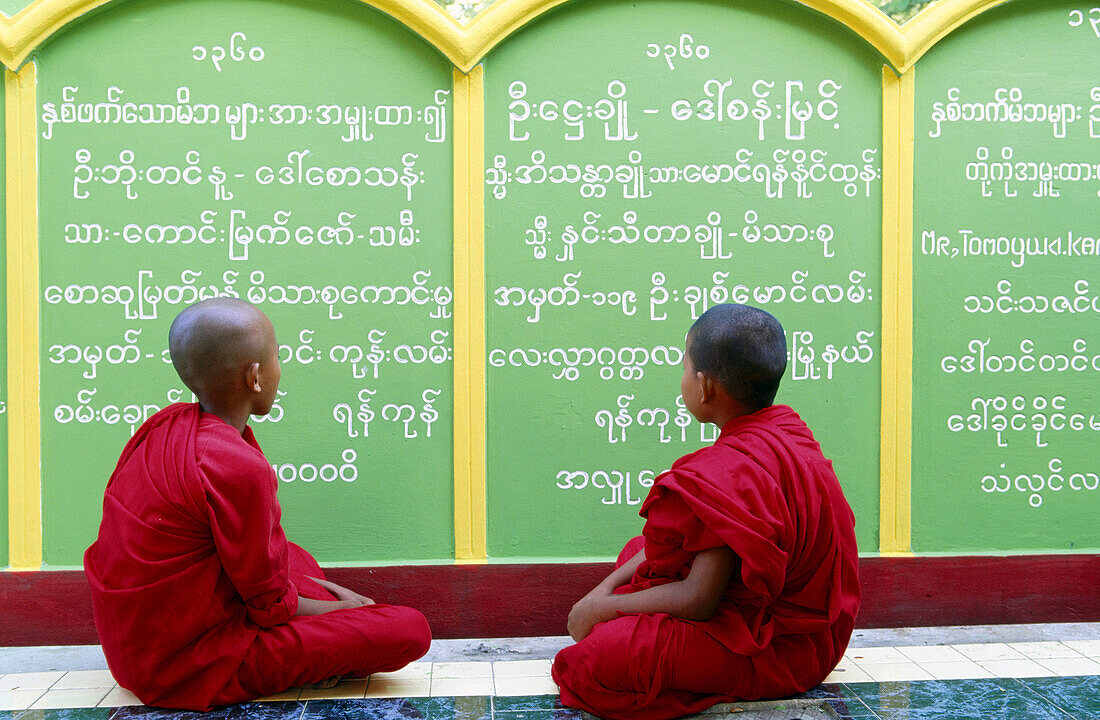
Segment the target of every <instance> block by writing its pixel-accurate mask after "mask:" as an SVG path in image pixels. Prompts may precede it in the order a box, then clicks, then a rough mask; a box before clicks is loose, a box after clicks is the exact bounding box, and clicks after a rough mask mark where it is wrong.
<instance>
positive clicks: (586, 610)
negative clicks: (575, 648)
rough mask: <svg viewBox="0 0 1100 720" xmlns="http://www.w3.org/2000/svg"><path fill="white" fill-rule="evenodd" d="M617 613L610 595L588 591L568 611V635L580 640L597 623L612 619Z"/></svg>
mask: <svg viewBox="0 0 1100 720" xmlns="http://www.w3.org/2000/svg"><path fill="white" fill-rule="evenodd" d="M617 615H618V613H617V612H616V611H615V606H614V600H613V597H612V596H611V595H604V594H599V595H596V594H593V593H589V594H588V595H585V596H584V597H583V598H581V599H580V600H578V601H577V604H576V605H574V606H573V609H572V610H570V611H569V621H568V623H567V624H566V628H567V629H568V630H569V635H570V636H571V637H572V638H573V639H574V640H576V641H577V642H580V641H581V640H583V639H584V638H586V637H588V634H589V633H590V632H592V628H594V627H595V626H596V625H597V623H602V622H604V621H606V620H614V619H615V617H616V616H617Z"/></svg>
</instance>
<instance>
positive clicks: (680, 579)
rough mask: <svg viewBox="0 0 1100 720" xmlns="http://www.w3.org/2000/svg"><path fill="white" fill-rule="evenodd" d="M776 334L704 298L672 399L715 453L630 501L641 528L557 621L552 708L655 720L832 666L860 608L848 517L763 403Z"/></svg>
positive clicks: (693, 457) (796, 435)
mask: <svg viewBox="0 0 1100 720" xmlns="http://www.w3.org/2000/svg"><path fill="white" fill-rule="evenodd" d="M786 365H787V347H786V340H785V338H784V334H783V328H782V327H781V326H780V324H779V322H778V321H777V320H776V319H775V318H774V317H772V316H771V315H770V314H768V313H766V312H764V311H763V310H759V309H757V308H753V307H749V306H746V305H718V306H716V307H713V308H711V309H710V310H708V311H707V312H705V313H704V314H703V315H702V316H701V317H700V318H699V319H698V320H697V321H696V322H695V324H694V325H692V327H691V330H690V331H689V332H688V336H687V343H686V348H685V353H684V373H683V377H682V378H681V381H680V392H681V394H682V395H683V398H684V404H685V405H686V407H687V409H688V410H689V411H690V412H691V414H692V415H694V416H695V418H696V419H697V420H699V421H700V422H703V423H714V424H715V425H717V426H718V427H719V428H721V434H720V435H719V437H718V440H717V441H715V443H714V445H712V446H710V447H706V448H703V449H701V450H698V451H696V452H694V453H691V454H689V455H686V456H684V457H682V458H680V459H679V460H677V461H676V462H675V463H674V464H673V465H672V469H671V470H669V471H668V472H666V473H664V474H662V475H661V476H659V477H658V478H657V479H656V480H655V481H654V483H653V487H652V488H651V489H650V492H649V495H648V496H647V498H646V500H645V502H644V503H643V505H642V509H641V515H642V517H644V518H645V519H646V522H645V526H644V527H643V529H642V535H641V536H640V537H637V538H634V539H633V540H631V541H630V542H629V543H627V545H626V547H625V548H623V551H622V553H621V554H620V555H619V559H618V561H617V562H616V566H615V569H614V571H612V573H611V574H610V575H608V577H607V578H606V579H605V580H604V581H603V582H601V583H600V584H599V585H597V586H596V588H595V589H593V590H592V591H591V592H590V593H588V594H587V595H586V596H585V597H583V598H581V600H580V601H578V602H577V603H576V605H574V606H573V609H572V611H571V612H570V613H569V622H568V629H569V634H570V635H572V636H573V639H574V640H576V641H577V643H576V644H575V645H572V646H569V647H567V648H565V649H564V650H562V651H561V652H559V653H558V655H557V657H556V658H555V660H554V665H553V669H552V673H553V677H554V680H555V682H557V683H558V686H559V687H560V689H561V700H562V703H563V704H565V705H569V706H572V707H577V708H581V709H583V710H587V711H588V712H591V713H593V714H595V715H597V716H599V717H603V718H610V719H612V720H666V719H667V718H673V717H678V716H681V715H688V714H692V713H698V712H700V711H702V710H704V709H706V708H707V707H710V706H711V705H713V704H715V703H717V702H721V701H734V700H757V699H761V698H777V697H785V696H788V695H792V694H795V693H799V692H803V691H805V690H808V689H809V688H811V687H813V686H815V685H817V684H818V683H820V682H821V681H822V680H824V679H825V677H826V676H827V675H828V674H829V672H831V671H832V669H833V668H834V667H835V666H836V664H837V662H839V660H840V658H841V656H842V654H843V653H844V650H845V648H846V647H847V644H848V640H849V638H850V637H851V634H852V628H853V624H854V621H855V616H856V612H857V610H858V608H859V580H858V568H857V562H858V557H857V551H856V542H855V532H854V524H855V519H854V517H853V515H852V511H851V508H849V506H848V503H847V501H846V500H845V499H844V493H843V492H842V491H841V488H840V483H839V482H838V481H837V478H836V475H835V474H834V472H833V468H832V463H831V462H830V461H829V460H826V459H825V457H824V456H823V455H822V453H821V449H820V447H819V446H818V444H817V442H816V441H815V440H814V437H813V434H812V433H811V432H810V429H809V428H808V427H807V426H806V424H805V423H804V422H803V421H802V419H801V418H800V417H799V416H798V414H797V413H796V412H795V411H794V410H792V409H791V408H789V407H787V406H785V405H773V404H772V403H773V401H774V398H775V394H776V391H777V390H778V388H779V382H780V379H781V378H782V376H783V373H784V371H785V370H786Z"/></svg>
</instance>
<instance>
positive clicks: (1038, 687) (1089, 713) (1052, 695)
mask: <svg viewBox="0 0 1100 720" xmlns="http://www.w3.org/2000/svg"><path fill="white" fill-rule="evenodd" d="M1017 682H1019V683H1020V684H1021V685H1023V686H1024V687H1026V688H1028V689H1029V690H1031V691H1032V692H1034V693H1036V694H1038V695H1040V696H1042V697H1044V698H1046V699H1047V700H1049V701H1050V702H1051V703H1053V704H1054V705H1057V706H1058V707H1059V708H1061V709H1062V710H1064V711H1066V712H1068V713H1069V714H1070V715H1072V716H1073V717H1075V718H1078V720H1085V718H1088V719H1089V720H1100V675H1085V676H1081V677H1058V678H1021V679H1019V680H1017Z"/></svg>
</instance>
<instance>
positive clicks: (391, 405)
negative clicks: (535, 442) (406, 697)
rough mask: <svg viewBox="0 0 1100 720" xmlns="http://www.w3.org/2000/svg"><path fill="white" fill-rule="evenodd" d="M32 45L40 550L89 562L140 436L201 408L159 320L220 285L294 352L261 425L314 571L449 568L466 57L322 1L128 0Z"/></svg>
mask: <svg viewBox="0 0 1100 720" xmlns="http://www.w3.org/2000/svg"><path fill="white" fill-rule="evenodd" d="M219 57H220V58H221V59H220V60H219V59H218V58H219ZM34 59H35V61H36V62H37V64H38V102H39V107H40V112H39V130H40V133H41V139H40V150H39V153H40V154H39V172H40V185H39V200H40V208H41V214H40V255H41V264H42V292H43V302H42V306H41V316H42V337H41V353H42V443H43V447H45V448H49V451H48V452H47V453H46V454H45V456H44V457H43V462H42V477H43V482H42V486H43V488H42V498H43V499H42V505H43V518H44V520H43V525H44V527H43V537H44V558H45V562H46V563H47V564H48V565H74V564H78V563H79V562H80V556H81V553H82V552H83V549H84V548H85V547H86V546H87V545H88V544H89V543H90V542H91V540H92V539H93V538H94V536H95V531H96V528H97V527H98V519H99V517H98V512H92V511H90V508H95V507H98V506H99V504H100V502H101V498H102V491H103V487H104V484H105V483H106V480H107V478H108V476H109V475H110V472H111V469H112V468H113V466H114V463H115V461H116V460H117V457H118V453H119V451H120V449H121V448H122V445H123V444H124V443H125V442H126V440H127V438H128V437H129V436H130V434H131V433H132V431H133V429H134V428H135V427H136V426H137V425H138V424H140V422H141V419H142V418H144V417H147V416H148V415H149V414H151V413H152V412H154V411H155V410H156V409H157V408H159V407H164V406H165V405H167V404H168V403H169V402H170V401H173V400H176V399H183V400H190V394H189V393H186V394H185V393H183V392H182V390H183V388H182V385H181V383H180V382H179V380H178V379H177V378H176V376H175V373H174V372H173V370H172V368H171V365H170V364H169V363H168V362H167V357H166V354H165V352H164V348H165V346H166V337H167V330H168V326H169V324H170V322H171V320H172V318H173V317H174V316H175V314H176V313H177V312H179V311H180V310H181V309H183V307H185V306H186V305H187V304H189V303H191V302H193V301H195V300H196V299H197V298H198V297H205V296H208V295H211V294H215V293H216V294H228V295H233V296H240V297H242V298H247V299H249V300H252V301H254V302H257V303H258V304H259V306H260V307H261V308H263V309H264V310H265V311H266V312H267V313H268V314H269V316H270V317H271V319H272V321H273V322H274V324H275V327H276V332H277V334H278V338H279V341H280V343H281V353H280V359H281V361H282V363H283V381H282V385H281V389H280V393H281V394H280V396H279V398H278V399H277V409H276V410H275V411H274V412H273V414H272V416H270V418H268V419H264V420H261V421H259V422H258V423H257V424H256V433H257V437H258V438H259V441H260V443H261V445H262V446H264V447H265V448H266V451H267V455H268V458H269V460H271V462H272V463H273V464H275V465H276V466H277V475H278V477H279V478H280V481H281V482H280V498H281V503H282V506H283V511H284V525H285V527H286V530H287V533H288V535H290V536H291V537H292V538H299V539H301V540H302V541H303V542H305V543H307V544H308V545H309V547H310V549H311V550H312V551H313V552H314V553H315V554H316V555H317V557H318V559H320V560H321V561H340V562H348V563H360V562H372V561H380V560H402V561H410V560H427V559H436V560H439V559H446V558H448V557H451V556H453V542H454V541H453V532H452V527H451V519H450V512H449V507H450V504H451V497H452V490H451V484H452V479H451V478H452V470H451V446H452V440H451V427H452V419H451V406H452V369H451V357H450V355H451V333H452V321H451V299H452V290H451V285H452V277H451V276H452V272H453V271H452V255H451V230H452V225H453V218H452V212H451V202H450V198H451V196H452V170H451V167H452V149H451V132H450V128H451V104H452V100H451V98H450V92H451V85H452V79H451V74H452V70H451V66H450V64H449V63H447V62H446V61H445V60H444V59H443V58H442V57H441V56H439V55H438V54H437V53H436V52H435V51H434V50H432V49H431V48H430V47H429V46H427V45H426V44H425V43H423V42H422V41H420V40H419V39H417V38H416V37H415V36H414V35H412V34H411V33H410V32H409V31H408V30H406V29H404V28H403V27H401V26H399V25H398V24H397V23H396V22H394V21H392V20H391V19H389V18H387V17H385V16H383V15H381V14H380V13H378V12H376V11H374V10H371V9H369V8H366V7H363V6H356V5H352V4H350V3H326V4H324V5H323V6H320V5H318V4H317V3H313V2H309V1H308V0H288V1H286V2H282V1H273V0H240V1H238V2H232V3H225V2H216V1H214V0H197V1H195V2H168V1H165V0H134V1H133V2H128V3H125V4H119V5H117V6H110V7H109V8H108V9H107V10H105V11H103V12H101V13H99V14H97V15H96V16H95V17H94V18H93V19H91V20H88V21H86V22H83V23H80V24H79V25H77V26H74V27H71V28H70V29H69V30H68V31H67V32H66V33H64V34H63V35H62V36H61V37H59V38H58V39H56V40H55V41H53V42H51V43H50V44H49V45H47V46H45V47H44V48H43V49H42V50H41V51H40V52H39V53H38V54H37V55H36V56H35V58H34ZM93 59H94V61H92V60H93ZM397 78H400V81H399V82H397V81H396V79H397ZM127 103H134V104H135V105H134V106H130V105H127ZM74 104H75V105H74ZM162 114H163V118H162ZM148 118H156V119H166V120H167V121H166V122H162V123H149V122H146V121H145V120H146V119H148ZM49 119H52V120H54V121H53V122H49V121H48V120H49ZM66 120H69V121H66ZM441 199H443V200H442V201H441ZM93 299H94V302H90V301H91V300H93ZM101 355H102V358H101V359H100V356H101ZM423 507H431V508H433V512H432V513H431V514H428V515H425V514H422V513H418V512H417V511H418V510H419V509H421V508H423Z"/></svg>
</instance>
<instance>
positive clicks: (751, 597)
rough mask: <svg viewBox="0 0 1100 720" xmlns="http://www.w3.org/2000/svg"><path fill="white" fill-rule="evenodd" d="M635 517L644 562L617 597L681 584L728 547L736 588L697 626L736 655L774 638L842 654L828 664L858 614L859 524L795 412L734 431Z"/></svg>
mask: <svg viewBox="0 0 1100 720" xmlns="http://www.w3.org/2000/svg"><path fill="white" fill-rule="evenodd" d="M641 515H642V516H643V517H645V518H646V524H645V527H644V528H643V530H642V534H643V535H644V537H645V551H646V562H645V563H643V564H642V565H641V566H639V568H638V570H637V572H636V573H635V575H634V577H633V579H632V580H631V583H630V585H628V586H624V587H623V588H620V592H632V591H635V590H641V589H643V588H646V587H652V586H654V585H660V584H663V583H666V582H670V581H672V580H679V579H682V578H684V577H686V576H687V573H688V571H689V570H690V569H691V561H692V559H693V558H694V556H695V554H696V553H698V552H700V551H702V550H708V549H711V548H716V547H722V546H726V547H729V548H730V549H732V550H733V552H734V554H736V555H737V557H738V559H739V560H740V570H739V572H738V577H736V578H734V581H733V582H731V583H730V585H729V587H728V588H727V590H726V593H725V595H724V597H723V598H722V601H721V602H720V603H719V607H718V612H717V614H716V615H715V617H714V618H712V619H711V620H709V621H706V622H699V623H696V625H697V626H698V627H700V628H701V629H703V630H704V631H705V632H707V634H709V635H711V636H712V637H713V638H714V639H715V640H717V641H718V642H720V643H722V645H724V646H726V647H727V648H728V649H730V650H731V651H733V652H735V653H739V654H743V655H756V654H758V653H760V652H761V651H763V650H764V649H765V648H767V647H768V646H769V645H770V644H771V643H772V641H773V639H774V638H776V637H779V636H784V635H792V634H799V635H806V634H811V635H813V634H824V635H826V636H829V638H830V640H831V642H832V644H833V645H834V646H835V647H837V648H839V650H838V651H837V653H836V657H835V658H832V657H830V658H827V659H826V662H827V663H835V662H836V661H838V660H839V657H840V654H842V653H843V651H844V648H845V647H846V646H847V643H848V639H849V636H850V635H851V631H852V627H853V623H854V621H855V616H856V612H857V611H858V609H859V578H858V551H857V549H856V540H855V516H854V515H853V514H852V510H851V508H850V507H849V505H848V501H847V500H846V499H845V498H844V493H843V491H842V490H841V487H840V482H839V481H838V480H837V477H836V474H835V473H834V472H833V465H832V462H830V461H829V460H827V459H826V458H825V457H824V456H823V455H822V453H821V448H820V446H819V445H818V443H817V441H816V440H815V439H814V437H813V434H812V433H811V432H810V429H809V428H808V427H807V426H806V423H805V422H803V421H802V418H800V417H799V416H798V413H796V412H795V411H794V410H793V409H791V408H790V407H787V406H786V405H773V406H772V407H769V408H765V409H763V410H761V411H759V412H756V413H753V414H751V415H744V416H742V417H738V418H734V419H733V420H731V421H730V422H729V423H727V424H726V426H725V427H723V428H722V432H721V434H720V435H719V437H718V440H717V441H716V442H715V443H714V444H713V445H712V446H710V447H705V448H702V449H701V450H698V451H696V452H694V453H691V454H689V455H685V456H684V457H682V458H680V459H679V460H677V461H676V462H675V463H674V464H673V466H672V468H671V470H669V471H668V472H667V473H664V474H663V475H661V476H660V477H659V478H657V480H656V481H655V482H654V484H653V487H652V489H651V490H650V492H649V495H648V496H647V498H646V500H645V502H644V503H643V504H642V509H641ZM830 669H831V666H830ZM826 672H827V671H826Z"/></svg>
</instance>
